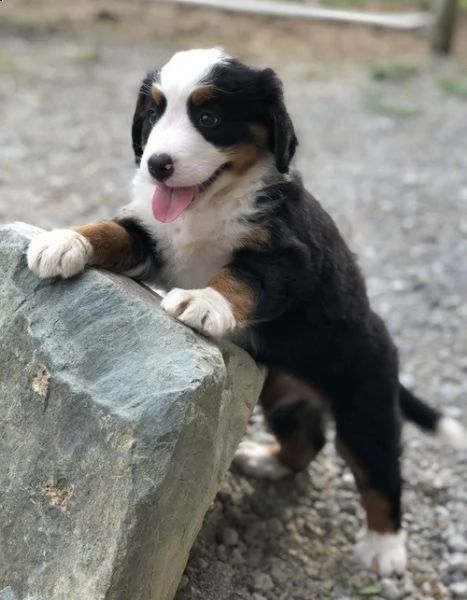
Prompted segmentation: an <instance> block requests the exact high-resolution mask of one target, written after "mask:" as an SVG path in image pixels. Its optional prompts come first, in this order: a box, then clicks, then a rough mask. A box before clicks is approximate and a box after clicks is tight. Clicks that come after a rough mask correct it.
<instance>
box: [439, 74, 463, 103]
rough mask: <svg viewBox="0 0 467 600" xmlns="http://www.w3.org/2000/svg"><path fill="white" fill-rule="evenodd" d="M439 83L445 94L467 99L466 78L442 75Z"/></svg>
mask: <svg viewBox="0 0 467 600" xmlns="http://www.w3.org/2000/svg"><path fill="white" fill-rule="evenodd" d="M439 85H440V87H441V89H442V90H443V91H444V92H446V94H449V95H450V96H456V97H457V98H462V99H463V100H467V79H459V78H456V77H444V78H443V79H441V80H440V82H439Z"/></svg>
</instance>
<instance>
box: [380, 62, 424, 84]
mask: <svg viewBox="0 0 467 600" xmlns="http://www.w3.org/2000/svg"><path fill="white" fill-rule="evenodd" d="M418 74H419V69H418V67H416V66H415V65H404V64H397V63H393V64H387V65H377V66H375V67H373V69H372V72H371V76H372V77H373V79H375V80H376V81H389V82H393V83H404V82H405V81H407V80H408V79H413V78H414V77H416V76H417V75H418Z"/></svg>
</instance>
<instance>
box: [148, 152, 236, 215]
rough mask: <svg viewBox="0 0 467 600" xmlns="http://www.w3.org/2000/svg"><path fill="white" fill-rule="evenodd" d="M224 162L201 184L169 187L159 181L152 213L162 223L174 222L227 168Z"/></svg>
mask: <svg viewBox="0 0 467 600" xmlns="http://www.w3.org/2000/svg"><path fill="white" fill-rule="evenodd" d="M227 167H228V163H224V164H223V165H221V166H220V167H219V168H218V169H216V170H215V171H214V173H213V174H212V175H211V177H209V178H208V179H206V181H203V183H200V184H199V185H194V186H189V187H169V186H168V185H166V184H165V183H158V184H157V186H156V189H155V190H154V194H153V197H152V214H153V215H154V218H155V219H157V220H158V221H160V222H161V223H172V221H175V220H176V219H178V217H179V216H180V215H181V214H182V212H184V211H185V210H186V209H187V208H188V207H189V206H190V204H191V203H192V202H193V201H194V200H195V199H196V198H197V197H198V196H199V195H200V194H202V193H203V192H205V191H206V190H207V189H208V187H210V186H211V185H212V184H213V183H214V182H215V181H216V179H217V178H218V177H219V176H220V175H221V174H222V173H223V172H224V171H225V170H226V169H227Z"/></svg>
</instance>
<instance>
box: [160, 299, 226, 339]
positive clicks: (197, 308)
mask: <svg viewBox="0 0 467 600" xmlns="http://www.w3.org/2000/svg"><path fill="white" fill-rule="evenodd" d="M161 306H162V308H163V309H164V310H165V311H166V312H168V313H169V315H172V317H176V318H177V319H178V320H179V321H181V322H182V323H185V325H188V326H189V327H192V328H193V329H196V330H197V331H200V332H201V333H203V334H204V335H207V336H210V337H220V336H222V335H224V334H226V333H228V332H229V331H232V329H234V328H235V325H236V322H235V318H234V316H233V314H232V309H231V307H230V304H229V303H228V302H227V300H226V299H225V298H224V296H222V294H220V293H219V292H218V291H216V290H215V289H213V288H211V287H206V288H203V289H201V290H181V289H178V288H174V289H173V290H171V291H170V292H169V293H168V294H167V295H166V296H165V298H164V299H163V300H162V302H161Z"/></svg>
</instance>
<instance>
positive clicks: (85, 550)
mask: <svg viewBox="0 0 467 600" xmlns="http://www.w3.org/2000/svg"><path fill="white" fill-rule="evenodd" d="M38 231H39V230H38V229H36V228H33V227H30V226H27V225H24V224H15V225H10V226H1V227H0V272H1V273H2V276H1V278H0V348H1V361H0V411H1V415H2V418H1V420H0V464H1V466H2V468H1V469H0V506H1V510H0V590H2V591H1V592H0V598H1V599H2V600H16V598H18V599H23V598H26V597H27V598H30V599H34V600H62V599H63V598H73V600H98V599H99V600H101V599H102V598H106V600H122V599H126V600H128V599H130V598H131V600H171V599H172V598H173V597H174V595H175V592H176V589H177V585H178V583H179V581H180V579H181V577H182V574H183V570H184V567H185V564H186V561H187V557H188V552H189V550H190V548H191V546H192V544H193V541H194V539H195V537H196V535H197V533H198V530H199V529H200V526H201V523H202V520H203V517H204V515H205V513H206V511H207V510H208V508H209V506H210V504H211V502H212V501H213V498H214V496H215V494H216V492H217V490H218V487H219V484H220V481H221V480H222V478H223V475H224V473H225V472H226V470H227V468H228V466H229V464H230V462H231V459H232V457H233V454H234V451H235V449H236V446H237V444H238V443H239V441H240V439H241V437H242V435H243V433H244V431H245V429H246V426H247V422H248V418H249V415H250V413H251V411H252V408H253V405H254V403H255V401H256V399H257V397H258V395H259V392H260V388H261V385H262V381H263V373H262V371H260V369H258V367H257V366H256V365H255V364H254V361H253V360H252V359H251V358H250V357H249V356H248V355H247V354H246V353H244V352H243V351H241V350H240V349H238V348H236V347H235V346H233V345H231V344H229V343H227V342H225V343H220V344H216V343H213V342H211V341H208V340H206V339H204V338H202V337H200V336H198V335H197V334H195V333H194V332H193V331H191V330H190V329H188V328H186V327H185V326H183V325H182V324H180V323H178V322H176V321H175V320H173V319H172V318H170V317H168V316H167V315H166V314H165V313H164V312H163V311H162V310H161V309H160V307H159V297H158V296H157V295H156V294H154V293H153V292H151V291H150V290H148V289H147V288H145V287H144V286H140V285H138V284H137V283H135V282H133V281H131V280H129V279H126V278H124V277H119V276H116V275H113V274H111V273H107V272H104V271H99V270H96V269H86V271H85V272H84V274H83V275H82V276H80V277H76V278H73V279H72V280H68V281H45V280H41V279H39V278H37V277H36V276H35V275H33V274H32V273H31V272H30V271H29V269H28V268H27V266H26V261H25V250H26V248H27V245H28V241H29V239H30V238H31V237H32V236H33V235H35V234H36V233H37V232H38Z"/></svg>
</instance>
